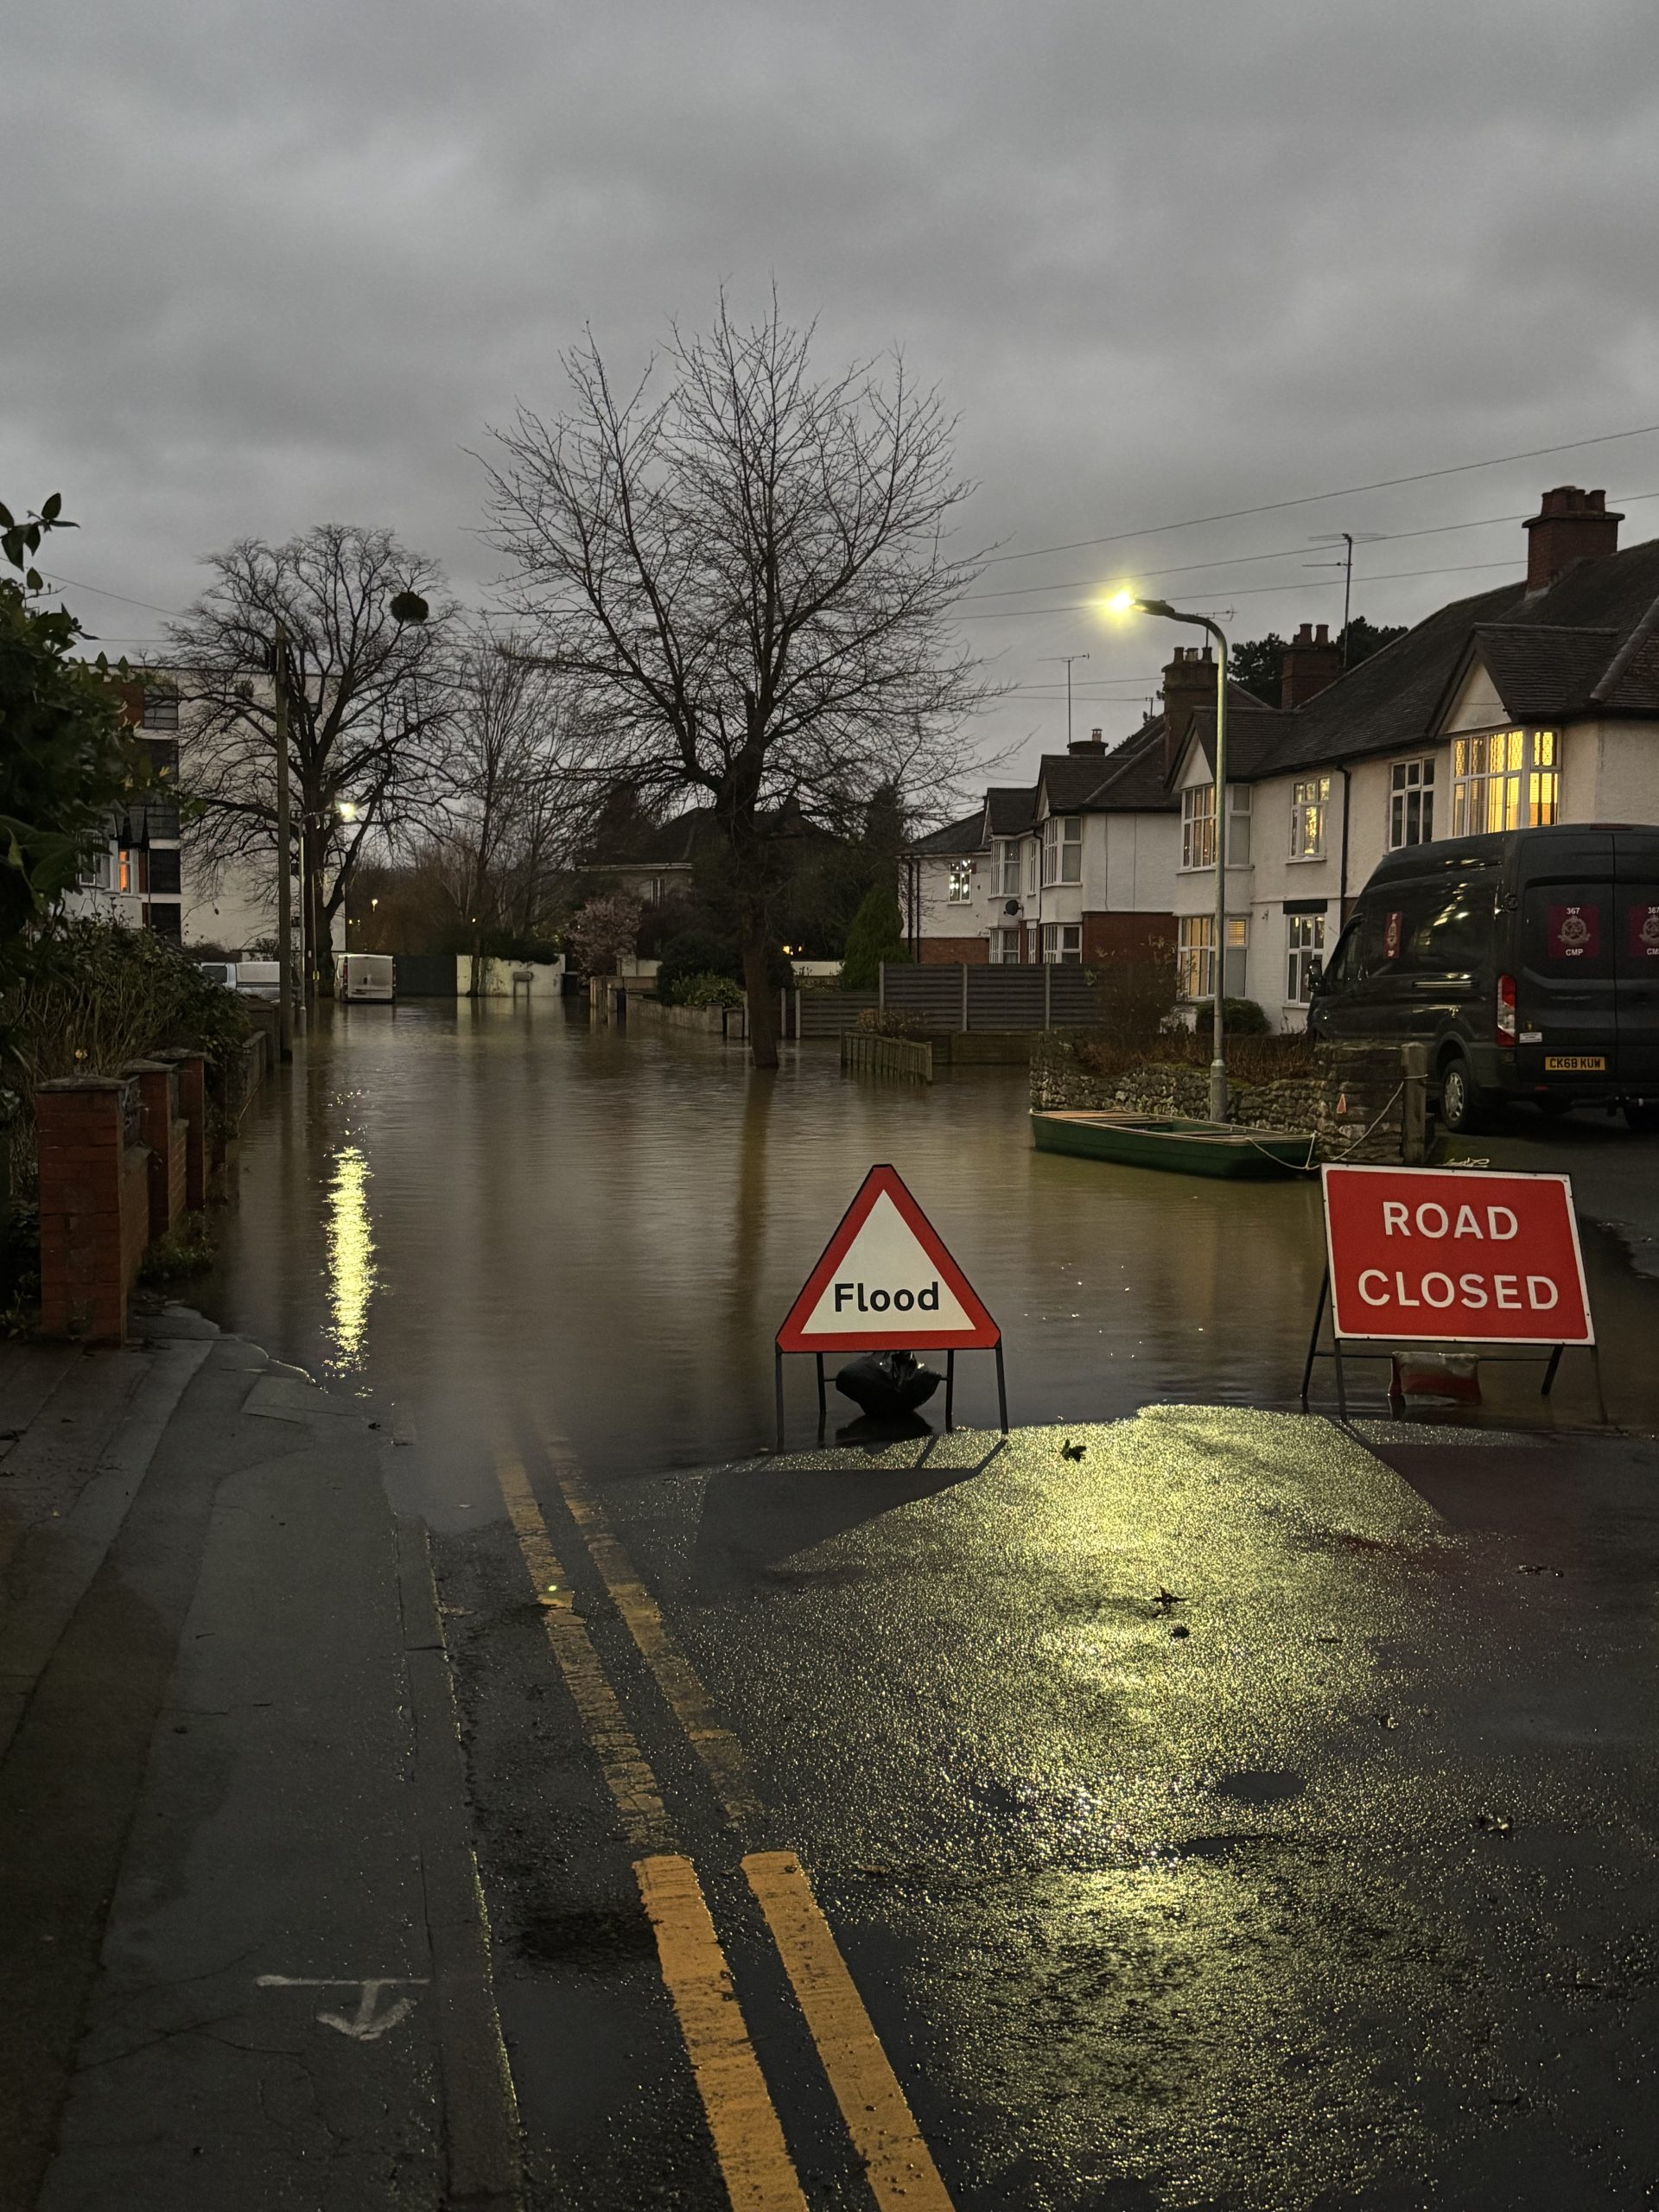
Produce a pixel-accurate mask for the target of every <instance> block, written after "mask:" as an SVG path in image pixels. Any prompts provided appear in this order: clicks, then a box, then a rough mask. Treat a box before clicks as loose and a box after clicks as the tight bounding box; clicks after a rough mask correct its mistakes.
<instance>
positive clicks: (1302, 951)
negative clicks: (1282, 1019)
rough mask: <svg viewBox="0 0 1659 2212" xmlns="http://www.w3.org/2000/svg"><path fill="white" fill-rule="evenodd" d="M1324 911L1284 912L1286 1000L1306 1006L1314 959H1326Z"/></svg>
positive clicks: (1311, 987)
mask: <svg viewBox="0 0 1659 2212" xmlns="http://www.w3.org/2000/svg"><path fill="white" fill-rule="evenodd" d="M1316 957H1317V958H1318V960H1319V963H1320V965H1321V966H1323V965H1324V962H1325V916H1324V915H1323V914H1287V915H1286V916H1285V1004H1286V1005H1287V1006H1306V1004H1307V1002H1308V1001H1309V1000H1310V999H1311V998H1312V997H1313V962H1314V960H1315V958H1316Z"/></svg>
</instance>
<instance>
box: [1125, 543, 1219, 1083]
mask: <svg viewBox="0 0 1659 2212" xmlns="http://www.w3.org/2000/svg"><path fill="white" fill-rule="evenodd" d="M1105 607H1106V610H1107V612H1108V613H1112V614H1130V613H1139V614H1156V615H1158V616H1159V617H1160V619H1161V620H1163V621H1166V622H1190V623H1192V626H1194V628H1195V629H1199V630H1207V631H1208V632H1209V633H1210V635H1211V637H1212V638H1213V639H1215V641H1216V948H1215V976H1214V981H1213V985H1212V988H1211V994H1210V996H1211V1052H1210V1118H1211V1121H1212V1122H1224V1121H1225V1120H1226V1119H1227V1023H1226V1017H1225V1015H1224V1012H1223V1005H1224V1000H1225V998H1226V985H1227V637H1226V632H1224V630H1223V628H1222V626H1221V625H1220V623H1219V622H1212V621H1211V619H1210V617H1209V616H1208V615H1207V614H1185V613H1182V611H1181V610H1180V608H1179V607H1172V606H1171V605H1170V603H1169V601H1167V600H1166V599H1141V597H1140V596H1139V595H1138V594H1136V593H1135V592H1134V591H1132V590H1130V589H1129V588H1128V587H1127V586H1126V587H1125V588H1123V589H1122V590H1121V591H1117V592H1115V593H1113V594H1112V596H1111V597H1110V598H1109V599H1108V600H1107V601H1106V602H1105Z"/></svg>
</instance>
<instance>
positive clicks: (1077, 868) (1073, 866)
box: [1043, 814, 1083, 885]
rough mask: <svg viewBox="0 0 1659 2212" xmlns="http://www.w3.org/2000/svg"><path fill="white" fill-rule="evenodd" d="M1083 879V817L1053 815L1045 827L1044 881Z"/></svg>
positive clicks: (1076, 881)
mask: <svg viewBox="0 0 1659 2212" xmlns="http://www.w3.org/2000/svg"><path fill="white" fill-rule="evenodd" d="M1082 880H1083V817H1082V816H1081V815H1080V814H1051V815H1050V816H1049V817H1048V819H1047V821H1046V822H1045V823H1044V824H1043V881H1044V883H1045V885H1047V884H1050V883H1081V882H1082Z"/></svg>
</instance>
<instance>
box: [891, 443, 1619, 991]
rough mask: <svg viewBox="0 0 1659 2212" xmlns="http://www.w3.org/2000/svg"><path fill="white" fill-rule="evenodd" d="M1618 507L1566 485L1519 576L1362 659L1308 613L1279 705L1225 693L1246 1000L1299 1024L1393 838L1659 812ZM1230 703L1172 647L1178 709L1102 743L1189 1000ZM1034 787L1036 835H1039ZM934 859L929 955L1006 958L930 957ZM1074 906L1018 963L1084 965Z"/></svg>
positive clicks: (1105, 788) (1199, 980)
mask: <svg viewBox="0 0 1659 2212" xmlns="http://www.w3.org/2000/svg"><path fill="white" fill-rule="evenodd" d="M1621 520H1622V517H1620V516H1618V515H1615V514H1610V513H1609V512H1607V508H1606V502H1605V497H1604V495H1603V494H1602V493H1600V492H1585V491H1581V490H1580V489H1579V488H1578V487H1577V486H1567V485H1564V486H1558V487H1557V488H1556V489H1555V490H1554V491H1551V492H1549V493H1546V494H1545V496H1544V499H1543V502H1542V505H1541V508H1540V510H1539V512H1538V513H1537V514H1536V515H1535V516H1534V517H1533V518H1531V519H1530V520H1529V522H1528V524H1526V530H1527V534H1528V545H1527V568H1526V575H1525V577H1524V579H1523V580H1517V581H1516V582H1510V583H1506V584H1502V585H1499V586H1497V587H1496V588H1493V589H1492V590H1491V591H1487V592H1483V593H1480V594H1477V595H1475V596H1474V597H1472V598H1469V599H1464V600H1459V601H1455V602H1454V603H1453V604H1452V605H1451V606H1448V607H1441V608H1440V610H1439V611H1438V612H1437V613H1433V614H1431V615H1429V616H1428V617H1427V620H1424V621H1422V622H1420V623H1418V624H1417V625H1416V626H1415V627H1414V629H1411V630H1409V631H1408V632H1406V634H1405V635H1404V636H1403V637H1401V638H1397V639H1395V640H1394V641H1393V642H1392V643H1391V644H1389V645H1386V646H1384V647H1383V650H1382V651H1381V652H1377V653H1376V654H1374V655H1372V657H1371V658H1370V659H1369V660H1366V661H1364V662H1363V663H1362V664H1360V665H1359V666H1358V667H1357V668H1355V669H1352V670H1351V671H1348V672H1347V673H1345V674H1344V672H1343V671H1342V668H1341V656H1340V652H1339V649H1338V646H1337V645H1335V644H1334V643H1333V642H1332V640H1330V639H1327V638H1326V637H1325V634H1324V632H1323V630H1319V631H1315V630H1313V629H1312V628H1310V627H1308V626H1306V625H1304V626H1303V628H1302V630H1301V632H1300V634H1299V635H1298V636H1297V637H1296V638H1295V639H1293V640H1292V642H1291V643H1290V645H1288V646H1287V650H1286V654H1285V664H1284V671H1283V679H1282V689H1281V700H1280V703H1279V704H1278V705H1277V706H1276V707H1274V706H1269V705H1268V704H1266V703H1264V702H1262V701H1260V700H1258V699H1256V698H1255V697H1254V696H1252V695H1251V694H1249V693H1248V692H1245V691H1243V690H1240V689H1239V688H1238V687H1237V686H1236V685H1234V686H1230V690H1229V703H1228V792H1227V810H1228V857H1229V862H1230V865H1229V867H1228V871H1227V906H1228V923H1227V962H1226V983H1225V987H1226V988H1227V990H1228V992H1229V993H1230V994H1231V995H1238V996H1243V997H1249V998H1251V999H1254V1000H1255V1001H1256V1003H1257V1004H1258V1005H1260V1006H1261V1007H1263V1008H1264V1010H1265V1011H1266V1012H1267V1013H1268V1016H1269V1018H1270V1019H1271V1020H1273V1021H1274V1023H1275V1025H1276V1026H1281V1027H1300V1025H1301V1023H1302V1022H1303V1020H1305V1018H1306V1004H1307V1000H1308V995H1309V993H1310V990H1311V988H1312V983H1313V976H1314V975H1315V973H1316V972H1317V968H1318V965H1319V963H1322V962H1323V960H1324V958H1325V955H1326V954H1327V953H1328V952H1329V951H1330V950H1331V949H1332V946H1333V945H1334V944H1335V942H1336V938H1337V935H1338V931H1339V930H1340V928H1341V925H1342V923H1343V921H1344V919H1345V918H1346V916H1347V913H1348V912H1349V911H1350V909H1351V906H1352V904H1353V901H1354V899H1355V898H1356V897H1357V893H1358V892H1359V891H1360V889H1361V888H1362V887H1363V884H1364V882H1365V880H1366V878H1367V877H1368V876H1369V875H1370V872H1371V870H1372V869H1373V868H1375V867H1376V863H1377V861H1379V860H1380V859H1381V858H1382V856H1383V854H1384V853H1386V852H1389V851H1393V850H1396V849H1399V848H1400V847H1402V846H1404V845H1410V844H1416V843H1421V842H1427V841H1428V840H1429V839H1431V838H1437V837H1448V836H1458V835H1460V834H1462V833H1465V832H1470V833H1472V832H1476V831H1481V830H1492V829H1514V828H1519V827H1523V826H1528V825H1531V824H1543V823H1554V822H1563V823H1566V822H1592V821H1595V822H1647V823H1652V822H1659V541H1649V543H1645V544H1641V545H1635V546H1631V547H1630V548H1629V549H1628V550H1625V551H1624V552H1620V551H1619V550H1618V525H1619V523H1620V521H1621ZM1214 699H1215V667H1214V664H1213V662H1211V660H1210V659H1209V658H1207V656H1205V655H1203V654H1200V653H1199V652H1196V651H1193V652H1179V653H1178V654H1177V655H1176V657H1175V658H1174V659H1173V661H1172V663H1171V664H1170V665H1169V667H1168V668H1167V669H1166V671H1165V677H1164V711H1163V713H1162V714H1161V715H1159V716H1158V717H1156V718H1155V719H1154V721H1150V722H1148V723H1147V724H1146V725H1145V726H1144V727H1143V728H1141V730H1139V731H1137V732H1136V733H1135V735H1134V736H1133V737H1131V738H1129V739H1128V740H1127V741H1126V742H1125V743H1124V744H1123V745H1122V746H1121V747H1118V748H1116V751H1114V752H1112V753H1106V754H1104V756H1103V760H1101V762H1100V763H1099V766H1100V769H1101V777H1100V782H1099V784H1098V785H1097V786H1096V804H1099V805H1100V806H1101V807H1102V808H1103V810H1104V812H1105V815H1106V820H1107V822H1109V823H1110V824H1111V827H1110V829H1109V831H1108V830H1107V829H1106V824H1105V823H1102V825H1101V827H1100V829H1097V830H1096V833H1095V837H1094V840H1093V842H1094V843H1095V844H1096V846H1097V847H1099V848H1100V849H1105V848H1106V847H1107V846H1109V844H1110V842H1111V840H1112V839H1113V838H1116V840H1117V841H1118V842H1119V844H1120V845H1121V844H1122V843H1123V842H1125V841H1126V840H1128V839H1130V838H1131V837H1133V839H1134V840H1135V842H1136V843H1138V846H1139V849H1140V851H1141V855H1142V859H1141V865H1140V866H1139V867H1138V868H1136V870H1135V871H1134V876H1135V880H1138V881H1139V882H1140V883H1141V884H1144V885H1145V886H1146V887H1147V897H1146V898H1145V899H1144V901H1143V903H1141V905H1139V906H1137V907H1136V908H1135V909H1133V910H1132V911H1133V912H1135V913H1137V914H1139V915H1140V916H1141V918H1145V919H1150V920H1154V921H1162V922H1164V924H1165V926H1164V927H1163V929H1162V930H1161V931H1160V933H1162V934H1165V935H1167V936H1169V937H1171V938H1173V940H1174V942H1175V944H1176V945H1177V947H1178V951H1179V973H1180V988H1181V990H1182V994H1183V996H1184V997H1185V998H1186V999H1188V1000H1189V1001H1191V1000H1196V999H1199V998H1203V997H1206V996H1208V995H1209V994H1210V992H1211V990H1212V989H1213V988H1214V975H1215V922H1214V906H1215V842H1214V840H1215V804H1216V793H1215V771H1214V750H1215V728H1214V723H1215V713H1214ZM1063 758H1064V757H1063ZM1154 761H1156V763H1157V764H1158V766H1157V770H1156V771H1155V770H1154ZM1114 764H1116V769H1114ZM1049 765H1050V764H1049V763H1048V762H1046V761H1045V763H1044V767H1045V769H1047V767H1048V766H1049ZM1115 779H1121V780H1116V781H1115ZM1154 782H1155V783H1156V785H1157V786H1158V799H1157V803H1152V787H1153V785H1154ZM1041 788H1042V786H1041V783H1040V780H1039V786H1038V791H1041ZM1114 788H1116V791H1117V792H1118V794H1119V797H1120V798H1123V799H1128V798H1134V799H1135V800H1136V801H1138V802H1141V804H1139V805H1138V806H1137V807H1136V808H1135V809H1125V812H1126V813H1127V812H1133V813H1134V815H1135V829H1134V830H1133V831H1131V830H1130V829H1129V826H1128V823H1127V821H1124V820H1122V819H1119V818H1117V817H1116V816H1115V815H1114V813H1113V811H1112V805H1111V800H1110V798H1109V796H1108V795H1109V794H1110V793H1111V792H1112V791H1113V790H1114ZM1036 798H1037V793H1033V820H1032V823H1031V824H1030V825H1029V826H1028V827H1027V829H1025V830H1024V831H1023V832H1022V838H1023V842H1025V843H1026V844H1029V843H1030V842H1032V840H1033V839H1034V838H1037V837H1039V836H1040V835H1041V826H1040V823H1039V818H1038V816H1037V808H1036ZM1079 810H1080V811H1081V810H1082V809H1081V804H1080V805H1079ZM1085 818H1086V817H1085ZM980 819H981V828H982V838H981V843H980V846H979V848H977V849H976V853H975V855H972V856H971V857H973V858H975V859H976V860H978V861H982V862H983V861H989V859H990V855H991V852H992V851H993V850H994V842H993V840H992V837H991V833H990V829H989V821H990V807H989V803H988V804H987V808H986V809H985V810H984V814H983V816H982V817H980ZM963 828H965V825H958V830H959V831H960V830H962V829H963ZM942 834H943V835H944V836H949V835H950V833H948V832H947V833H942ZM926 842H936V841H926ZM959 842H960V839H959ZM925 850H926V844H924V846H923V847H921V848H918V855H920V854H923V853H925ZM969 857H970V856H969V855H967V854H966V853H964V854H963V855H960V856H957V857H952V856H949V855H945V856H942V859H943V860H944V864H946V865H949V866H955V867H960V866H961V864H962V861H963V859H967V858H969ZM926 872H927V874H928V876H929V879H930V891H929V894H928V895H927V896H926V897H925V899H924V900H923V903H922V918H923V931H924V936H923V957H944V958H955V959H960V958H963V957H980V958H983V957H989V955H988V952H981V953H979V954H977V955H975V954H970V953H966V952H965V951H964V950H963V949H961V947H962V944H963V939H965V938H966V937H967V935H968V934H969V932H968V931H960V932H950V936H951V937H952V938H955V940H956V942H955V944H953V948H952V950H950V951H949V952H941V953H937V954H936V953H933V952H931V950H930V949H929V942H928V939H929V934H930V933H931V931H935V930H937V931H938V938H939V941H941V942H943V941H944V938H945V937H946V931H944V930H943V929H941V928H940V927H939V925H938V921H937V920H936V919H935V916H936V914H937V913H938V911H939V907H940V898H939V892H940V888H941V887H940V883H939V863H938V862H931V863H929V864H928V866H927V870H926ZM971 880H972V881H973V883H974V886H975V893H976V895H975V899H974V900H973V901H972V902H970V906H971V912H972V914H973V917H974V920H975V922H976V923H978V922H979V921H980V920H981V918H982V917H983V925H984V927H985V928H986V929H987V930H990V929H993V928H995V927H996V926H998V925H997V923H996V921H995V918H994V917H993V916H992V914H991V913H990V912H989V911H988V908H987V909H983V910H982V905H981V903H980V902H979V900H978V896H977V887H978V882H979V878H978V875H977V874H976V875H975V876H974V877H973V878H972V879H971ZM1022 880H1023V879H1022ZM1125 880H1126V879H1125V878H1124V876H1123V875H1122V874H1120V875H1119V878H1118V880H1117V888H1118V890H1119V893H1120V894H1121V893H1122V889H1123V887H1124V884H1125ZM943 888H944V892H945V894H946V895H945V900H944V904H945V905H946V906H948V905H949V901H950V890H951V887H950V884H949V883H946V884H944V887H943ZM958 911H960V909H958ZM1057 918H1058V917H1057ZM1021 919H1022V921H1023V916H1022V917H1021ZM1082 921H1083V925H1084V926H1083V930H1082V933H1081V938H1080V942H1079V944H1078V946H1077V950H1076V951H1075V953H1074V952H1073V951H1072V950H1071V948H1070V944H1069V941H1063V942H1064V949H1062V950H1051V949H1050V946H1049V944H1048V941H1047V940H1046V939H1044V938H1039V940H1038V941H1037V943H1036V944H1035V945H1034V946H1032V945H1030V944H1028V943H1027V940H1026V939H1025V938H1023V937H1022V938H1021V939H1020V949H1019V950H1018V952H1017V953H1016V954H1014V956H1012V957H1022V958H1041V957H1061V958H1070V957H1077V958H1085V957H1088V952H1087V951H1085V950H1084V948H1085V947H1088V948H1089V951H1092V950H1093V947H1092V945H1091V944H1090V931H1089V928H1088V914H1087V912H1086V911H1085V912H1084V915H1083V916H1082ZM1115 927H1116V928H1118V929H1120V930H1123V929H1126V928H1127V927H1128V923H1127V920H1126V919H1120V920H1119V921H1117V922H1116V924H1115ZM1096 941H1098V942H1101V943H1102V944H1103V943H1104V942H1105V941H1104V940H1096ZM1120 941H1133V938H1132V935H1131V936H1129V937H1128V938H1126V939H1121V940H1120ZM1006 942H1007V941H1006V940H1005V944H1006ZM997 957H1010V956H1009V955H1008V954H1007V952H1006V951H1003V952H1001V953H999V954H998V956H997Z"/></svg>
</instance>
